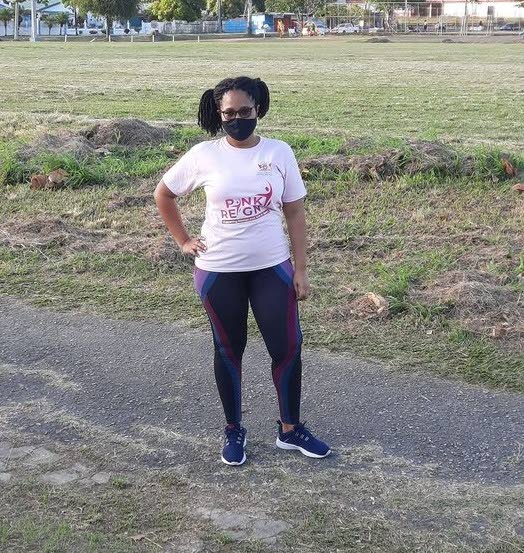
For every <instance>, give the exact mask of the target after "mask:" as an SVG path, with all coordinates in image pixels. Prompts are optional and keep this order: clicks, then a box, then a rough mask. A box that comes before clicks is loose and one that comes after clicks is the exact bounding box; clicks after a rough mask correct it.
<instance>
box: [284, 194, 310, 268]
mask: <svg viewBox="0 0 524 553" xmlns="http://www.w3.org/2000/svg"><path fill="white" fill-rule="evenodd" d="M284 215H285V217H286V223H287V230H288V233H289V239H290V240H291V249H292V251H293V258H294V261H295V269H296V270H303V271H305V270H306V264H307V238H306V212H305V209H304V202H303V201H302V200H298V201H297V202H291V203H288V204H284Z"/></svg>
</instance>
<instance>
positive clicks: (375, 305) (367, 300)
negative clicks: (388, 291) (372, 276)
mask: <svg viewBox="0 0 524 553" xmlns="http://www.w3.org/2000/svg"><path fill="white" fill-rule="evenodd" d="M349 314H350V315H352V316H354V317H357V318H358V319H375V318H378V319H385V318H386V317H387V316H388V314H389V304H388V301H387V300H386V298H384V297H382V296H380V295H378V294H375V293H373V292H368V293H367V294H365V295H364V296H360V297H358V298H355V299H354V300H353V301H352V302H351V303H350V304H349Z"/></svg>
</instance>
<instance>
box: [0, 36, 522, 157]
mask: <svg viewBox="0 0 524 553" xmlns="http://www.w3.org/2000/svg"><path fill="white" fill-rule="evenodd" d="M0 71H1V73H2V75H4V76H5V77H7V78H6V79H5V80H4V82H3V84H2V105H1V109H2V112H4V113H6V112H11V113H16V114H19V115H21V114H27V113H39V114H42V116H46V119H47V117H48V118H49V120H50V122H52V121H53V118H54V119H55V120H56V119H60V118H61V117H62V116H63V115H64V114H68V115H71V116H87V117H91V118H93V117H115V116H133V117H140V118H144V119H147V120H173V121H188V122H193V121H194V120H195V116H196V115H195V114H196V108H197V100H198V97H199V95H200V94H201V93H202V92H203V91H204V90H205V89H206V88H209V87H211V86H214V85H215V84H216V82H218V80H220V79H221V78H223V77H224V76H225V75H237V74H243V73H246V74H250V75H254V76H260V77H261V78H263V79H264V80H266V81H267V83H268V85H269V86H270V88H271V90H272V94H273V97H272V106H271V111H270V113H269V114H268V116H267V119H266V120H265V121H264V125H263V128H264V127H266V128H268V127H270V128H275V129H282V130H285V131H297V130H300V131H302V132H310V131H314V133H315V134H318V133H319V132H320V133H326V134H332V133H349V134H350V135H356V136H361V135H373V136H375V137H391V136H394V137H404V136H407V135H409V136H418V137H422V138H436V137H438V138H449V139H454V140H460V141H463V142H465V143H468V144H470V143H472V144H477V143H481V142H486V141H495V142H496V143H497V144H499V145H504V146H508V147H511V146H515V147H518V145H519V142H520V143H521V141H522V124H521V122H522V121H523V120H524V102H522V87H521V79H522V74H523V68H522V47H521V45H519V44H509V45H508V44H415V45H414V44H411V43H401V44H393V45H392V44H369V43H366V42H356V41H355V40H349V39H348V40H344V39H342V40H334V41H323V42H320V41H304V42H299V41H297V42H291V41H284V42H281V41H277V40H274V41H266V42H264V43H263V44H261V42H260V41H256V42H253V43H249V42H214V43H207V42H202V43H200V44H195V43H191V42H181V43H175V44H170V43H169V44H162V43H159V44H120V43H115V44H100V43H94V44H65V45H64V44H55V43H51V44H38V45H36V46H35V45H30V44H19V45H14V44H10V43H5V42H4V43H2V44H0ZM519 76H520V77H519ZM28 127H29V128H32V125H31V124H28Z"/></svg>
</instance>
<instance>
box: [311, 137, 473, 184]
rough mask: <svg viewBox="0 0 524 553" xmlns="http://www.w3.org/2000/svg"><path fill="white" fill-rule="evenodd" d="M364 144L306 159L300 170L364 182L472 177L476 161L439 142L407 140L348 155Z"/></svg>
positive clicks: (343, 147) (352, 143)
mask: <svg viewBox="0 0 524 553" xmlns="http://www.w3.org/2000/svg"><path fill="white" fill-rule="evenodd" d="M365 145H366V143H365V142H364V141H355V140H353V141H349V142H347V143H346V144H344V145H343V146H341V148H340V149H339V152H338V153H337V154H335V155H324V156H317V157H311V158H307V159H305V160H303V161H302V163H301V168H302V170H304V171H306V172H308V171H311V170H323V169H328V170H332V171H336V172H340V171H348V170H351V171H354V172H355V173H356V174H357V176H358V177H359V178H361V179H363V180H378V179H388V178H391V177H395V176H400V175H414V174H416V173H427V172H431V171H434V172H438V173H442V174H446V175H471V174H472V172H473V171H474V169H475V160H474V159H472V158H471V157H467V156H465V157H464V156H462V157H461V156H460V155H459V154H458V153H457V152H456V151H455V150H453V149H452V148H451V147H450V146H448V145H446V144H442V143H440V142H429V141H424V140H408V141H406V142H405V145H404V147H401V148H386V149H384V150H383V151H381V152H376V153H372V154H363V155H349V154H350V153H351V151H352V150H355V149H358V148H360V147H364V146H365Z"/></svg>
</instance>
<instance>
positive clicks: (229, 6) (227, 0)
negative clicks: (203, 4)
mask: <svg viewBox="0 0 524 553" xmlns="http://www.w3.org/2000/svg"><path fill="white" fill-rule="evenodd" d="M217 4H218V1H217V0H207V11H208V12H210V13H213V14H215V15H217ZM244 4H245V2H244V0H222V17H224V18H226V19H227V18H230V17H238V16H240V15H242V14H243V13H244Z"/></svg>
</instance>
